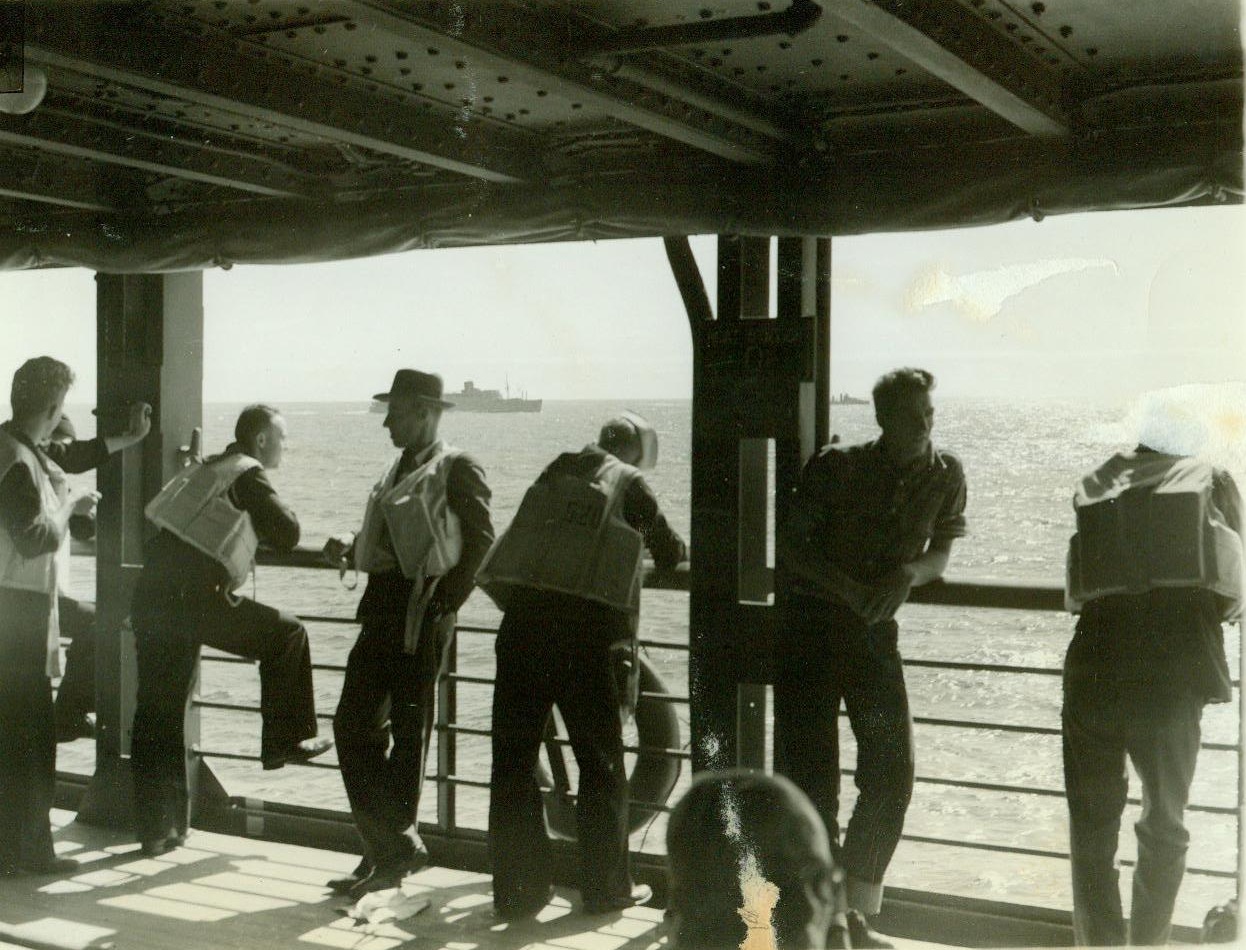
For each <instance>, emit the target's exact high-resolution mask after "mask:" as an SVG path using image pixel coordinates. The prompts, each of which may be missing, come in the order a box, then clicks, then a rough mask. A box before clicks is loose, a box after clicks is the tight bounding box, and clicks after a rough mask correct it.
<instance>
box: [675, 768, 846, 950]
mask: <svg viewBox="0 0 1246 950" xmlns="http://www.w3.org/2000/svg"><path fill="white" fill-rule="evenodd" d="M666 846H667V854H668V859H669V862H670V865H669V870H670V896H669V900H670V908H671V912H672V915H673V917H674V921H675V929H676V935H675V943H676V945H677V946H679V947H680V948H684V950H689V948H693V947H697V948H723V947H732V948H733V947H737V946H739V945H740V943H741V941H742V940H743V939H744V936H745V934H746V927H745V923H744V919H743V917H742V916H741V910H742V909H746V905H747V904H748V903H750V900H749V898H750V897H753V898H754V900H755V899H756V895H758V894H759V893H761V890H760V887H761V885H763V884H765V883H766V882H768V883H769V884H770V885H773V887H774V888H776V889H777V891H778V903H777V904H776V905H775V907H774V912H773V917H772V922H773V925H774V933H775V938H776V941H777V945H778V946H779V947H780V948H789V950H795V948H809V947H822V946H824V945H825V940H826V933H827V929H828V927H829V926H830V924H831V922H832V919H833V916H834V914H835V912H836V910H837V907H836V895H837V893H838V887H837V885H836V882H835V872H834V862H833V860H832V858H831V849H830V843H829V841H828V839H827V834H826V828H825V826H824V825H823V823H822V820H821V818H820V817H819V816H818V813H817V811H815V810H814V807H813V805H812V804H811V803H810V802H809V799H808V798H806V797H805V795H804V793H803V792H801V791H800V790H799V789H798V788H797V787H796V786H795V785H793V784H792V783H791V782H789V781H788V780H787V779H784V778H782V777H781V776H772V775H765V774H763V773H759V772H747V771H742V770H741V771H729V772H711V773H706V774H704V775H702V776H700V777H699V778H697V779H696V780H695V781H694V782H693V783H692V787H691V788H690V789H689V790H688V794H687V795H685V796H684V797H683V799H682V800H681V801H680V802H679V804H678V805H677V806H676V807H675V810H674V812H673V813H672V814H671V819H670V824H669V826H668V828H667V833H666ZM762 923H764V921H762Z"/></svg>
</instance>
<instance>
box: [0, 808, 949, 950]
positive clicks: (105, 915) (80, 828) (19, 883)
mask: <svg viewBox="0 0 1246 950" xmlns="http://www.w3.org/2000/svg"><path fill="white" fill-rule="evenodd" d="M73 819H74V814H73V812H67V811H61V810H56V811H54V812H53V822H54V825H55V826H56V847H57V852H58V853H59V854H60V855H62V856H64V857H73V858H75V859H77V860H78V861H79V862H81V869H80V870H79V871H78V872H77V873H75V874H72V875H69V876H66V877H64V878H59V879H53V878H49V877H19V878H6V879H3V880H0V950H3V948H5V947H7V946H12V945H17V946H22V947H43V948H87V947H106V946H110V945H111V946H115V947H116V948H118V950H170V948H176V950H229V948H238V950H250V948H261V947H262V948H266V950H267V948H271V947H283V946H286V947H296V946H310V947H316V946H320V947H331V948H342V950H391V948H396V947H402V946H410V947H418V948H420V950H438V948H440V950H521V948H523V950H652V948H656V947H659V946H663V945H665V944H666V943H667V940H666V938H665V937H664V935H663V927H662V911H661V910H659V909H657V908H649V907H636V908H631V909H629V910H626V911H624V912H622V913H619V914H615V915H612V916H598V917H590V916H586V915H584V914H583V913H581V912H580V908H579V904H578V900H577V899H576V897H575V894H574V892H573V891H569V890H567V889H560V890H559V892H558V895H557V897H556V898H555V900H554V901H553V902H552V903H551V904H550V905H549V906H548V907H546V909H545V910H544V911H543V912H542V913H541V915H540V916H539V917H538V918H537V919H536V920H533V921H528V922H524V923H523V924H520V925H507V924H502V923H499V922H498V921H496V920H494V918H493V916H492V898H491V892H490V880H489V877H488V876H487V875H483V874H476V873H471V872H465V871H456V870H452V869H449V868H439V867H430V868H425V869H424V870H422V871H420V872H419V873H417V874H413V875H410V876H409V877H408V878H407V879H406V881H404V883H403V887H402V896H403V898H404V901H403V902H404V903H417V902H420V901H421V899H423V900H427V901H428V906H427V907H425V908H424V909H423V910H421V911H420V912H419V913H416V914H415V915H414V916H411V917H408V918H406V919H403V920H397V921H392V922H389V923H376V924H366V923H357V922H355V921H353V920H352V919H351V918H350V917H348V916H347V915H346V911H347V910H349V909H350V902H349V901H347V900H346V899H345V898H341V897H337V896H336V895H334V894H333V893H332V892H331V891H329V890H328V888H326V887H325V886H324V884H325V881H326V880H328V879H329V878H331V877H334V876H337V875H339V874H342V873H344V872H347V871H349V870H350V869H351V868H352V867H354V865H355V862H356V861H357V860H358V859H357V857H356V856H354V855H350V854H342V853H340V852H336V851H322V850H319V849H316V848H307V847H300V846H295V845H286V844H277V843H273V842H268V841H261V840H257V839H254V838H239V837H233V836H229V835H222V834H215V833H212V832H207V831H200V830H197V829H194V830H192V831H191V833H190V836H189V838H188V840H187V844H186V847H183V848H179V849H177V850H176V851H173V852H170V853H169V854H167V855H164V856H162V857H160V858H159V859H150V858H143V857H142V856H141V855H140V854H139V853H138V845H137V844H135V843H134V842H133V841H132V840H130V836H129V835H127V834H125V833H124V832H121V831H115V830H110V829H105V828H99V827H94V826H88V825H82V824H78V823H76V822H74V820H73ZM895 944H896V946H897V947H900V948H904V950H919V948H922V947H933V946H935V945H934V944H924V943H919V942H916V941H911V940H896V941H895Z"/></svg>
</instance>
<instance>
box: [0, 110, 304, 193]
mask: <svg viewBox="0 0 1246 950" xmlns="http://www.w3.org/2000/svg"><path fill="white" fill-rule="evenodd" d="M0 142H7V143H9V144H12V145H23V146H30V147H33V148H37V149H39V150H40V151H43V152H51V153H54V154H58V155H71V156H73V157H75V158H82V159H87V160H90V161H94V162H103V163H105V164H108V165H121V166H124V167H126V168H136V169H139V170H140V171H145V172H151V173H152V174H156V175H165V176H169V177H174V178H183V179H186V180H188V181H196V182H201V183H203V184H206V185H223V186H225V187H228V188H236V189H238V190H240V191H246V192H250V193H252V194H257V195H266V196H269V197H275V198H288V197H293V196H297V195H310V194H311V193H312V192H313V188H312V186H311V182H310V179H308V180H303V181H300V180H299V179H298V177H296V176H293V175H291V174H290V173H289V172H288V171H286V170H284V169H281V168H278V167H274V165H273V163H270V162H265V161H263V160H261V159H255V158H250V157H247V156H245V155H238V154H232V153H231V154H230V155H228V156H225V155H223V154H221V153H220V152H213V151H212V150H210V149H207V148H202V147H198V146H195V145H193V144H186V143H185V142H181V141H175V140H172V139H169V138H166V137H161V136H156V135H149V134H143V133H139V132H136V131H134V130H133V129H130V130H123V129H121V128H117V127H114V126H110V125H108V124H104V123H98V122H91V121H83V120H81V119H79V118H77V117H75V116H72V115H70V114H67V113H60V112H57V111H55V110H45V109H40V110H38V111H36V112H32V113H30V114H29V115H24V116H13V117H11V118H8V117H6V118H5V119H4V120H3V121H0Z"/></svg>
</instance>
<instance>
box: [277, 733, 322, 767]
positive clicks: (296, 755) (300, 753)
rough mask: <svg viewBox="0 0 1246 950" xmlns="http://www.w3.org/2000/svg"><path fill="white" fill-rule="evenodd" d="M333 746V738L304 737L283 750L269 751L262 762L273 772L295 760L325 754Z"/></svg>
mask: <svg viewBox="0 0 1246 950" xmlns="http://www.w3.org/2000/svg"><path fill="white" fill-rule="evenodd" d="M332 748H333V740H332V739H329V738H327V737H325V736H314V737H313V738H311V739H304V740H303V741H302V742H299V743H297V744H295V745H292V746H290V748H288V749H283V750H282V751H281V752H272V753H269V754H267V755H265V756H264V757H263V758H262V760H261V762H262V764H263V766H264V770H265V771H266V772H271V771H272V770H273V769H279V768H281V767H282V766H285V765H290V764H291V763H294V762H306V761H307V760H308V759H314V758H315V757H316V756H318V755H324V754H325V753H326V752H328V751H329V750H330V749H332Z"/></svg>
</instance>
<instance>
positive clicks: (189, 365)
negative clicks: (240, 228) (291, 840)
mask: <svg viewBox="0 0 1246 950" xmlns="http://www.w3.org/2000/svg"><path fill="white" fill-rule="evenodd" d="M95 279H96V285H97V287H96V321H97V363H98V387H99V388H98V393H97V399H96V402H97V405H98V413H99V431H100V432H101V434H108V433H110V432H119V431H121V430H122V428H123V427H124V425H125V407H126V406H127V405H128V404H129V403H131V402H136V401H143V402H147V403H150V404H151V406H152V430H151V434H150V435H148V437H147V438H146V439H145V440H144V441H143V442H142V443H141V444H140V445H139V446H138V447H136V448H133V449H130V450H128V451H126V452H124V453H122V454H121V455H119V456H113V457H112V458H111V459H109V460H108V462H106V463H105V464H104V465H103V466H101V467H100V470H99V476H98V485H99V489H100V492H101V494H102V498H101V499H100V506H99V518H98V529H97V537H98V540H97V542H96V584H97V595H96V604H97V609H96V631H95V634H96V644H97V645H96V680H95V690H96V707H97V712H96V716H97V724H98V731H97V738H96V763H95V775H94V776H93V778H92V780H91V783H90V784H89V786H88V787H87V791H86V794H85V796H84V798H83V800H82V804H81V806H80V808H79V813H78V817H79V818H80V819H82V820H84V821H89V822H95V823H100V824H109V825H117V826H123V827H131V826H132V823H133V822H132V815H131V809H132V805H131V799H132V788H131V782H130V772H129V759H128V755H129V751H130V728H131V720H132V718H133V715H134V689H135V679H136V675H135V662H134V641H133V637H132V636H131V635H130V632H129V627H128V625H127V624H126V618H127V617H128V615H129V612H130V597H131V594H132V592H133V589H134V583H135V581H136V580H137V579H138V574H139V572H140V570H141V568H142V563H143V541H144V537H145V535H146V528H145V525H144V519H143V506H144V505H145V504H146V503H147V502H148V501H149V500H150V499H151V498H152V496H154V495H155V494H156V493H157V492H158V491H159V490H160V487H161V486H162V485H163V484H164V483H165V481H167V480H168V478H169V477H171V476H172V475H173V473H174V472H175V471H176V469H177V467H178V466H179V465H180V464H181V461H180V459H179V455H178V449H179V447H181V446H182V445H184V444H186V443H188V442H189V441H190V434H191V430H192V429H194V428H196V427H198V426H201V425H202V420H203V275H202V274H201V273H199V272H197V271H196V272H191V273H180V274H132V275H116V274H97V275H96V278H95ZM197 723H198V717H195V716H192V717H190V718H189V719H188V721H187V743H188V745H187V749H188V753H187V754H188V757H189V756H190V752H189V749H190V746H191V745H193V744H194V743H195V742H196V741H197V740H198V729H197ZM188 765H193V766H195V767H194V768H191V769H190V775H191V777H192V782H194V781H195V780H201V781H198V782H197V784H198V785H199V786H200V790H201V791H207V790H208V789H209V788H213V789H216V790H219V786H217V785H216V784H215V780H214V779H211V775H210V773H207V774H206V776H205V775H204V774H203V773H206V772H207V770H206V767H202V768H201V767H200V766H201V763H200V762H199V760H198V759H197V757H195V758H194V759H190V758H188ZM202 780H206V781H202ZM191 791H192V794H193V793H194V791H195V786H194V784H192V789H191Z"/></svg>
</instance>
